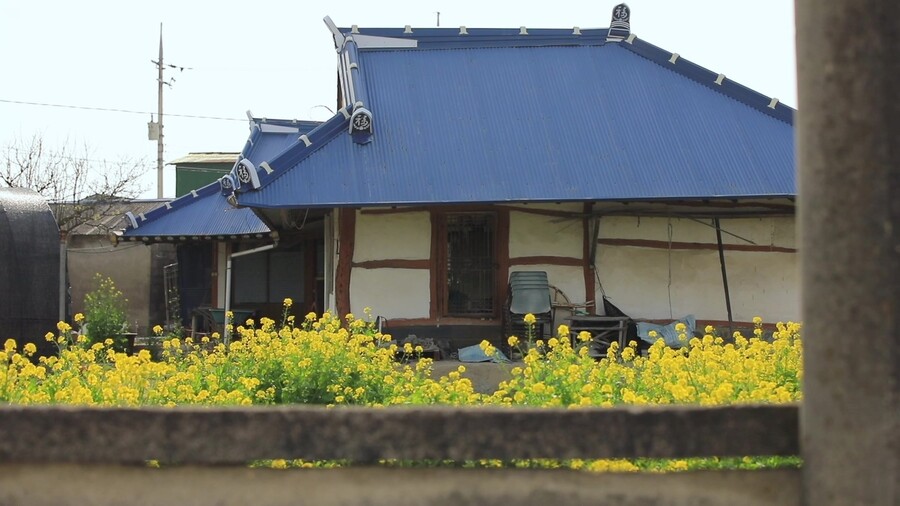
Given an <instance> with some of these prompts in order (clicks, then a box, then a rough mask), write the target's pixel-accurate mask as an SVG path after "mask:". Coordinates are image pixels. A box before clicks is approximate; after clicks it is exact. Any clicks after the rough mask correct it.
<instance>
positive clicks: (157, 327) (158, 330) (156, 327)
mask: <svg viewBox="0 0 900 506" xmlns="http://www.w3.org/2000/svg"><path fill="white" fill-rule="evenodd" d="M153 333H154V334H156V335H158V336H161V335H162V333H163V328H162V326H161V325H154V326H153Z"/></svg>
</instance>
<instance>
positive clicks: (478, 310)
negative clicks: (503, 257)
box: [447, 213, 495, 316]
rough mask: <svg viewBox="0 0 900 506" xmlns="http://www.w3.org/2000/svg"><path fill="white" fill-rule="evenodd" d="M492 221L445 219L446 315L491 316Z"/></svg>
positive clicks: (485, 217) (465, 217)
mask: <svg viewBox="0 0 900 506" xmlns="http://www.w3.org/2000/svg"><path fill="white" fill-rule="evenodd" d="M494 263H495V260H494V217H493V215H490V214H474V213H461V214H449V215H447V313H448V314H449V315H459V316H476V315H482V316H490V315H491V314H493V312H494Z"/></svg>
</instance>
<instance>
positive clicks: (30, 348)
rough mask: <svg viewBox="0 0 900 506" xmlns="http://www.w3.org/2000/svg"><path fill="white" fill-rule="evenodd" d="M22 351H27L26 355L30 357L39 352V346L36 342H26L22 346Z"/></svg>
mask: <svg viewBox="0 0 900 506" xmlns="http://www.w3.org/2000/svg"><path fill="white" fill-rule="evenodd" d="M22 351H23V352H25V356H26V357H30V356H32V355H34V354H35V353H37V346H35V345H34V343H26V344H25V346H24V347H23V348H22Z"/></svg>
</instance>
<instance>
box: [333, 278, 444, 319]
mask: <svg viewBox="0 0 900 506" xmlns="http://www.w3.org/2000/svg"><path fill="white" fill-rule="evenodd" d="M430 279H431V273H430V271H428V270H427V269H393V268H381V269H361V268H354V269H353V273H352V274H351V275H350V308H351V309H350V310H351V311H352V312H353V313H354V314H356V315H362V314H363V308H365V307H367V306H368V307H371V308H372V312H373V314H375V315H380V316H384V317H386V318H389V319H390V318H428V316H429V314H428V313H429V306H430V297H431V295H430V294H431V288H430V286H429V280H430Z"/></svg>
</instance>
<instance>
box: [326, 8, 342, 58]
mask: <svg viewBox="0 0 900 506" xmlns="http://www.w3.org/2000/svg"><path fill="white" fill-rule="evenodd" d="M322 21H324V22H325V26H327V27H328V30H329V31H330V32H331V36H332V37H333V38H334V50H335V51H336V52H338V53H340V52H341V50H342V49H344V34H343V33H341V31H340V30H338V27H337V25H336V24H334V21H332V20H331V16H325V17H324V18H322Z"/></svg>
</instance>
